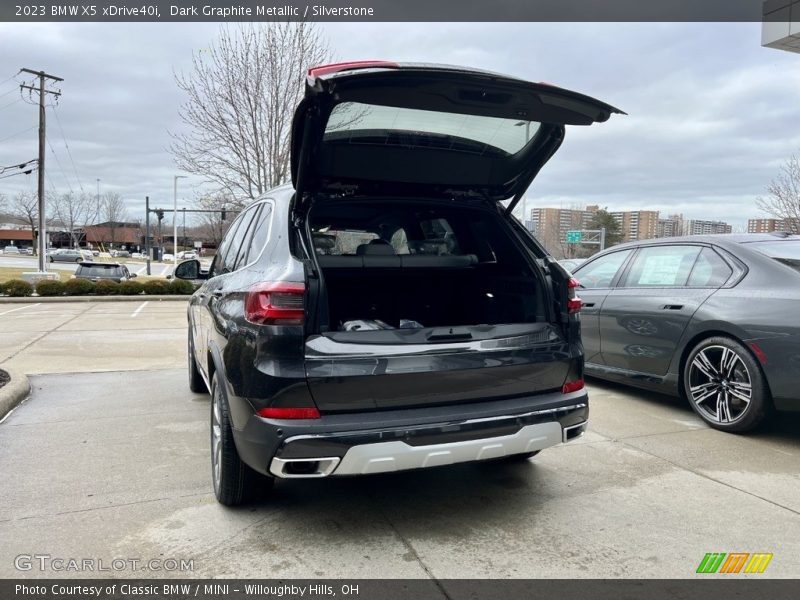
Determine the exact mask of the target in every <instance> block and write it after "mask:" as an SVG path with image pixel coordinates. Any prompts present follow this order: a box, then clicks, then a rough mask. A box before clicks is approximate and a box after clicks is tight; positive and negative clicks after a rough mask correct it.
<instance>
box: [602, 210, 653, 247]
mask: <svg viewBox="0 0 800 600" xmlns="http://www.w3.org/2000/svg"><path fill="white" fill-rule="evenodd" d="M611 216H612V217H614V219H615V220H616V221H617V223H619V227H620V232H621V233H622V241H623V242H633V241H636V240H650V239H653V238H654V237H656V234H657V233H658V211H657V210H628V211H619V212H612V213H611Z"/></svg>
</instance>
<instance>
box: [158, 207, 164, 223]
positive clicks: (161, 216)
mask: <svg viewBox="0 0 800 600" xmlns="http://www.w3.org/2000/svg"><path fill="white" fill-rule="evenodd" d="M156 216H157V217H158V220H159V221H161V220H163V219H164V211H163V210H161V209H160V208H157V209H156Z"/></svg>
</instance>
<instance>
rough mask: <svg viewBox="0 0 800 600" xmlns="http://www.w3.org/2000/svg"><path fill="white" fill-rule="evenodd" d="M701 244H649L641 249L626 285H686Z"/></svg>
mask: <svg viewBox="0 0 800 600" xmlns="http://www.w3.org/2000/svg"><path fill="white" fill-rule="evenodd" d="M700 249H701V248H700V247H699V246H649V247H645V248H642V249H641V250H639V254H637V255H636V259H635V260H634V261H633V265H631V269H630V271H629V272H628V276H627V277H626V279H625V284H624V285H625V287H679V286H685V285H686V280H687V279H688V278H689V273H691V272H692V267H693V266H694V263H695V260H697V256H698V255H699V254H700Z"/></svg>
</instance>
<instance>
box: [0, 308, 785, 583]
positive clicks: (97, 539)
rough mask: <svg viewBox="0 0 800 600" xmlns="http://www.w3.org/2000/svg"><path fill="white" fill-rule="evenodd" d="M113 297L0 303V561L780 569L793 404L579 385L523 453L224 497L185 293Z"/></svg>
mask: <svg viewBox="0 0 800 600" xmlns="http://www.w3.org/2000/svg"><path fill="white" fill-rule="evenodd" d="M121 304H122V303H119V304H115V303H110V304H108V305H106V306H101V305H100V304H91V303H90V304H89V305H88V306H87V305H81V306H73V305H71V304H68V305H66V307H63V306H58V307H55V306H52V305H51V306H47V307H45V305H43V304H39V305H35V303H33V304H31V305H25V306H29V308H26V309H24V310H20V311H17V312H14V313H6V312H5V311H7V310H8V308H7V307H5V306H4V307H0V331H2V332H3V335H2V336H0V367H2V366H3V364H7V363H13V364H15V366H17V368H18V369H20V370H23V371H27V372H29V373H39V374H38V375H33V376H32V377H31V384H32V388H33V392H32V395H31V397H30V399H29V400H28V401H26V402H25V403H23V404H22V405H21V406H19V407H18V408H17V409H16V410H15V411H14V412H13V413H11V414H10V415H9V417H8V418H7V419H6V420H5V422H3V423H2V424H0V473H2V480H3V485H2V486H0V577H20V576H22V577H43V576H51V577H52V576H58V577H61V576H74V577H79V576H82V575H86V573H80V572H77V573H75V572H58V573H54V572H52V571H45V572H42V571H39V570H38V569H36V568H34V569H33V570H31V571H25V572H20V571H17V570H16V569H15V567H14V559H15V557H16V556H18V555H20V554H49V555H50V556H51V557H63V558H69V557H75V558H94V559H101V560H103V561H104V562H106V563H109V562H110V561H111V560H112V559H114V558H125V559H141V560H147V559H151V558H157V559H166V558H174V559H177V560H181V559H184V560H192V561H193V570H192V571H190V572H185V571H184V572H163V571H161V572H142V571H134V570H132V569H130V568H126V569H125V570H123V571H120V572H116V571H114V572H106V573H99V575H105V576H115V577H134V576H136V577H139V576H145V577H147V576H215V577H274V578H284V577H305V578H315V577H381V578H382V577H419V578H431V577H433V578H449V577H455V578H466V577H476V578H504V577H559V578H573V577H579V578H587V577H636V578H638V577H665V578H673V577H675V578H684V577H692V576H695V570H696V568H697V565H698V564H699V562H700V560H701V559H702V558H703V556H704V555H705V553H707V552H771V553H773V554H774V558H773V559H772V562H771V563H770V564H769V566H768V568H767V570H766V571H765V572H764V573H763V574H761V575H758V577H797V576H798V575H799V574H800V495H798V493H797V490H798V489H800V485H798V484H800V475H799V474H798V465H799V464H800V418H798V417H797V416H791V415H781V416H779V418H777V419H776V420H775V421H774V422H773V423H772V424H771V425H770V426H769V427H768V428H766V429H765V430H763V431H761V432H758V433H756V434H754V435H748V436H736V435H730V434H724V433H720V432H717V431H714V430H712V429H709V428H707V427H706V426H705V425H704V424H703V423H702V422H701V421H700V420H699V419H698V418H696V417H695V416H694V413H693V412H692V411H691V410H690V409H689V408H688V407H687V406H686V405H685V404H684V403H683V402H681V401H680V400H677V399H672V398H668V397H664V396H660V395H656V394H650V393H646V392H638V391H635V390H630V389H628V388H622V387H618V386H614V385H609V384H602V383H597V382H593V383H591V385H590V390H589V391H590V402H591V418H590V430H589V432H588V433H587V434H586V435H585V436H584V437H583V438H582V439H580V440H577V441H575V442H572V443H570V444H568V445H565V446H559V447H556V448H552V449H549V450H546V451H544V452H542V453H541V454H540V455H539V456H537V457H536V458H534V459H533V460H531V461H529V462H527V463H524V464H519V465H513V466H503V465H498V464H496V463H486V464H472V465H459V466H453V467H444V468H439V469H432V470H427V471H416V472H406V473H398V474H393V475H375V476H370V477H361V478H342V479H336V478H331V479H327V480H307V481H298V480H295V481H280V482H278V483H277V485H276V487H275V489H274V490H273V492H271V493H270V494H269V495H266V496H265V497H264V498H262V499H261V500H260V501H259V502H257V503H254V504H252V505H250V506H245V507H242V508H238V509H228V508H224V507H222V506H220V505H218V504H217V503H216V501H215V500H214V497H213V493H212V492H211V478H210V466H209V458H208V456H209V442H208V438H209V436H208V411H209V400H208V397H207V396H206V395H196V394H192V393H191V392H189V390H188V387H187V385H186V372H185V369H184V367H183V365H184V361H185V354H184V352H185V335H186V333H185V312H184V311H185V306H184V305H183V304H182V303H169V304H167V303H164V304H163V305H158V304H155V305H151V304H148V305H145V306H144V307H143V308H141V310H140V311H139V312H138V314H136V315H135V316H133V314H132V313H133V312H134V311H135V310H136V309H137V308H138V307H139V305H136V304H135V303H133V304H131V303H125V306H121ZM34 305H35V306H34ZM11 308H14V307H11ZM4 313H5V314H4ZM6 331H9V332H10V335H12V336H15V335H16V336H18V337H17V338H15V339H17V340H18V342H17V344H18V345H19V346H20V349H17V350H16V351H15V350H14V343H13V342H10V341H9V339H7V338H8V334H6ZM87 340H88V341H87ZM91 340H93V341H91ZM145 349H146V350H145ZM97 371H106V372H97ZM97 574H98V573H95V575H97ZM704 577H708V576H707V575H705V576H704Z"/></svg>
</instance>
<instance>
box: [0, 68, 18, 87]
mask: <svg viewBox="0 0 800 600" xmlns="http://www.w3.org/2000/svg"><path fill="white" fill-rule="evenodd" d="M21 72H22V69H20V70H19V71H17V72H16V73H14V74H13V75H12V76H11V77H9V78H8V79H4V80H3V81H0V85H4V84H6V83H8V82H9V81H11V80H12V79H14V78H15V77H16V76H17V75H19V74H20V73H21Z"/></svg>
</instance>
